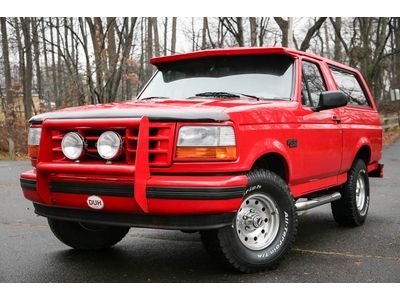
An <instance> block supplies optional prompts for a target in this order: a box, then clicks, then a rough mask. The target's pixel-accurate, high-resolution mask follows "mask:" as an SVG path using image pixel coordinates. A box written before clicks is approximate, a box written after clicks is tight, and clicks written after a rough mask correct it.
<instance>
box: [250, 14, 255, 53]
mask: <svg viewBox="0 0 400 300" xmlns="http://www.w3.org/2000/svg"><path fill="white" fill-rule="evenodd" d="M249 20H250V45H251V46H252V47H255V46H257V18H254V17H250V18H249Z"/></svg>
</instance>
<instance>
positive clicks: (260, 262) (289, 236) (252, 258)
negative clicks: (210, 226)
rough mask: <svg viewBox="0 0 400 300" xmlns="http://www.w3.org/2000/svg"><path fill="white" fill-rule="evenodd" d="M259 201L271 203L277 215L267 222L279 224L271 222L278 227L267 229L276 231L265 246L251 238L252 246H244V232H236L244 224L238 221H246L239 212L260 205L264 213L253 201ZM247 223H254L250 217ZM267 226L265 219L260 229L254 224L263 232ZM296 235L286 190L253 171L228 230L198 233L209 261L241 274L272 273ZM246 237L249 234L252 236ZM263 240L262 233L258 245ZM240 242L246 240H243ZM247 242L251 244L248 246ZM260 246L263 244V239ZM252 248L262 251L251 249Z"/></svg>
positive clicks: (279, 181) (273, 176)
mask: <svg viewBox="0 0 400 300" xmlns="http://www.w3.org/2000/svg"><path fill="white" fill-rule="evenodd" d="M263 197H267V198H268V199H272V200H273V201H272V202H271V203H275V206H274V209H275V208H276V209H277V212H275V213H273V214H271V220H270V221H271V222H272V221H273V218H275V220H279V221H275V222H276V223H275V224H278V225H276V226H275V227H270V228H276V230H275V231H274V232H275V235H270V240H269V242H267V243H265V244H260V245H257V244H256V243H257V239H255V238H254V242H253V240H252V239H249V240H248V241H249V244H247V242H244V241H243V235H244V236H246V235H247V234H248V232H245V233H242V235H241V234H240V233H239V228H243V226H242V225H241V222H242V223H243V222H246V221H242V219H243V220H246V219H247V217H246V219H244V216H243V215H242V214H243V211H246V209H247V208H246V205H254V207H256V210H257V205H261V207H262V209H263V211H265V206H263V205H262V204H258V203H257V202H259V201H258V200H257V199H262V198H263ZM252 201H254V203H253V204H252V203H251V202H252ZM268 201H270V200H268ZM242 209H243V211H242ZM250 211H251V210H250ZM257 211H258V210H257ZM267 211H268V209H267ZM247 212H248V210H247ZM253 212H254V210H253ZM272 215H274V217H273V216H272ZM241 216H243V217H241ZM245 216H248V215H245ZM257 216H258V215H257ZM260 216H261V215H260ZM275 216H276V217H275ZM256 218H257V217H256ZM251 220H252V222H254V220H257V219H255V218H254V217H253V218H252V219H251ZM267 222H268V219H264V223H262V222H261V223H262V225H260V223H258V222H257V221H256V223H258V226H260V227H259V228H261V229H263V228H265V227H263V226H267ZM252 224H253V223H252ZM271 224H272V223H271ZM259 228H255V229H254V228H249V229H254V232H257V230H259ZM246 230H247V229H246ZM271 231H272V230H271ZM264 232H265V235H264ZM296 233H297V212H296V208H295V206H294V200H293V198H292V196H291V194H290V191H289V188H288V186H287V184H286V183H285V182H284V181H283V180H282V179H281V178H280V177H279V176H278V175H276V174H275V173H272V172H270V171H267V170H254V171H252V172H250V173H249V174H248V186H247V189H246V192H245V194H244V197H243V203H242V207H241V209H239V211H238V213H237V214H236V218H235V220H234V222H233V224H232V226H228V227H224V228H221V229H216V230H208V231H202V232H200V234H201V239H202V242H203V245H204V247H205V248H206V250H207V252H208V253H209V254H210V255H211V257H212V258H214V259H216V260H218V261H219V262H221V263H223V264H224V265H226V266H229V267H231V268H233V269H235V270H237V271H240V272H243V273H254V272H261V271H264V270H267V269H269V270H271V269H276V268H277V266H278V264H279V263H280V262H281V261H282V259H283V258H284V257H285V255H286V254H287V252H288V251H289V249H290V247H291V245H292V244H293V242H294V240H295V237H296ZM249 234H252V232H251V233H249ZM249 236H250V235H249ZM265 236H269V233H268V232H266V231H265V230H264V231H262V235H261V238H259V241H262V239H264V238H265ZM244 238H245V239H246V237H244ZM241 239H242V240H241ZM246 241H247V239H246ZM250 242H251V243H253V244H250ZM264 242H266V241H265V239H264ZM260 243H263V242H260ZM255 247H264V248H260V249H251V248H255Z"/></svg>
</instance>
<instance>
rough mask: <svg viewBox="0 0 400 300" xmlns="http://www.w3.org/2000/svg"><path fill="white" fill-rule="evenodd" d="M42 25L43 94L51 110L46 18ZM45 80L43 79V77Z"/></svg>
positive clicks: (42, 20)
mask: <svg viewBox="0 0 400 300" xmlns="http://www.w3.org/2000/svg"><path fill="white" fill-rule="evenodd" d="M40 23H41V32H42V44H43V57H44V71H45V72H44V74H45V76H44V84H43V88H44V91H46V92H43V96H44V98H45V99H46V100H47V106H48V108H50V103H49V102H50V98H49V93H48V88H47V86H48V82H49V80H50V75H49V63H48V59H47V42H46V28H45V26H44V18H41V20H40ZM42 78H43V77H42Z"/></svg>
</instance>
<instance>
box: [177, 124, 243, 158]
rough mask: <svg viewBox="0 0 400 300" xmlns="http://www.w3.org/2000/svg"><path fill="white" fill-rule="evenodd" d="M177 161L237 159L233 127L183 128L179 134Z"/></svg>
mask: <svg viewBox="0 0 400 300" xmlns="http://www.w3.org/2000/svg"><path fill="white" fill-rule="evenodd" d="M176 159H178V160H179V159H183V160H187V159H189V160H195V159H218V160H232V159H236V139H235V133H234V130H233V127H232V126H182V127H181V128H180V130H179V134H178V142H177V151H176Z"/></svg>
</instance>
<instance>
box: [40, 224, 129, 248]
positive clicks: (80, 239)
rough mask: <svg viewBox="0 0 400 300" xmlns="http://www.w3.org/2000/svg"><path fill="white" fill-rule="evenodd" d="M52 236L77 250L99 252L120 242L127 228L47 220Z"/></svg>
mask: <svg viewBox="0 0 400 300" xmlns="http://www.w3.org/2000/svg"><path fill="white" fill-rule="evenodd" d="M47 220H48V223H49V226H50V229H51V231H52V232H53V234H54V235H55V236H56V237H57V238H58V239H59V240H60V241H61V242H63V243H64V244H66V245H67V246H70V247H71V248H74V249H77V250H101V249H106V248H110V247H112V246H113V245H115V244H116V243H118V242H119V241H121V240H122V239H123V238H124V237H125V235H126V234H127V233H128V231H129V227H118V226H106V225H97V224H89V223H78V222H71V221H64V220H56V219H51V218H48V219H47Z"/></svg>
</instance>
